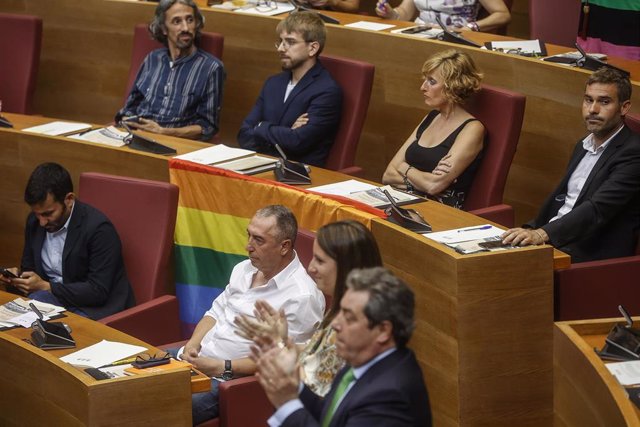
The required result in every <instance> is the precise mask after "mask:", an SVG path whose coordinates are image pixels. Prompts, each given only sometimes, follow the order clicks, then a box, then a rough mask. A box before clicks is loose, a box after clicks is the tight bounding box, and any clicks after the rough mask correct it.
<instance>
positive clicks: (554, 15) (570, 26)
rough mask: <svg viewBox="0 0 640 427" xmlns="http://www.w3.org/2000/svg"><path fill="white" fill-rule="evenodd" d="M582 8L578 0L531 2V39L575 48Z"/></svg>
mask: <svg viewBox="0 0 640 427" xmlns="http://www.w3.org/2000/svg"><path fill="white" fill-rule="evenodd" d="M581 7H582V6H581V5H580V2H579V1H576V0H533V1H529V34H530V38H531V39H540V40H542V41H544V42H546V43H553V44H559V45H561V46H574V45H575V44H576V37H577V36H578V21H579V19H580V8H581Z"/></svg>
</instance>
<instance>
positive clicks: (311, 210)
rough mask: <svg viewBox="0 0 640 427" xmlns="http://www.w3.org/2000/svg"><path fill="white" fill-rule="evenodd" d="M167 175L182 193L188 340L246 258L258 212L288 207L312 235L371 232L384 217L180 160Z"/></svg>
mask: <svg viewBox="0 0 640 427" xmlns="http://www.w3.org/2000/svg"><path fill="white" fill-rule="evenodd" d="M169 175H170V180H171V182H172V183H173V184H176V185H177V186H178V187H180V198H179V202H178V216H177V221H176V232H175V279H176V296H177V297H178V301H179V303H180V320H181V322H182V325H183V332H184V334H185V336H190V334H191V332H192V331H193V328H194V327H195V325H196V324H197V323H198V321H200V319H201V318H202V316H203V315H204V313H205V311H207V310H208V309H209V308H210V307H211V303H212V301H213V300H214V299H215V298H216V297H217V296H218V295H219V294H220V293H221V292H222V291H223V290H224V288H225V286H226V285H227V283H228V280H229V276H230V275H231V270H232V269H233V267H234V266H235V265H236V264H237V263H239V262H240V261H242V260H244V259H246V258H247V252H246V249H245V245H246V243H247V231H246V230H247V225H248V224H249V221H250V220H251V218H252V217H253V215H254V214H255V212H256V211H257V210H258V209H260V208H262V207H264V206H267V205H270V204H282V205H285V206H287V207H289V208H290V209H291V210H292V211H293V213H294V214H295V215H296V218H297V220H298V225H299V227H301V228H305V229H308V230H313V231H315V230H317V229H318V228H319V227H321V226H322V225H324V224H327V223H329V222H333V221H339V220H342V219H354V220H357V221H360V222H362V223H363V224H365V225H367V226H368V227H369V226H370V220H371V218H374V217H379V216H383V213H382V212H381V211H379V210H377V209H373V208H369V207H368V206H365V205H360V204H358V203H354V202H351V201H348V199H342V198H327V197H323V196H321V195H318V194H313V193H310V192H308V191H305V190H302V189H300V188H296V187H292V186H288V185H284V184H280V183H277V182H274V181H269V180H265V179H260V178H256V177H251V176H245V175H241V174H237V173H235V172H231V171H227V170H223V169H218V168H214V167H210V166H204V165H199V164H195V163H191V162H188V161H184V160H179V159H172V160H170V161H169ZM356 206H357V207H356Z"/></svg>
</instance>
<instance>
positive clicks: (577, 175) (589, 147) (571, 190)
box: [549, 125, 624, 222]
mask: <svg viewBox="0 0 640 427" xmlns="http://www.w3.org/2000/svg"><path fill="white" fill-rule="evenodd" d="M623 127H624V125H622V126H620V128H619V129H618V130H617V131H615V132H614V133H613V135H611V137H609V138H608V139H607V140H606V141H605V142H603V143H602V144H601V145H600V146H599V147H596V143H595V141H594V140H593V134H589V135H588V136H587V137H586V138H585V139H583V140H582V148H584V149H585V150H586V151H587V152H586V153H585V155H584V157H583V158H582V160H580V163H578V166H576V168H575V169H574V171H573V173H572V174H571V177H570V178H569V181H568V182H567V194H566V195H565V199H564V204H563V205H562V207H560V209H558V213H557V214H556V216H554V217H553V218H551V219H550V220H549V222H551V221H555V220H556V219H560V218H562V217H563V216H564V215H566V214H568V213H569V212H571V210H572V209H573V206H574V205H575V204H576V200H578V196H580V193H581V192H582V187H584V183H585V182H586V181H587V178H588V177H589V174H590V173H591V171H592V170H593V167H594V166H595V165H596V163H597V162H598V159H600V156H602V153H603V152H604V150H605V149H606V148H607V147H608V146H609V143H610V142H611V140H612V139H613V138H615V137H616V135H618V133H620V131H621V130H622V128H623Z"/></svg>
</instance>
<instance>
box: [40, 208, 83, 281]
mask: <svg viewBox="0 0 640 427" xmlns="http://www.w3.org/2000/svg"><path fill="white" fill-rule="evenodd" d="M75 205H76V204H75V203H74V204H73V205H72V206H71V213H70V214H69V218H67V221H66V222H65V223H64V225H63V226H62V228H61V229H60V230H58V231H54V232H53V233H49V232H48V231H47V232H45V238H44V243H43V244H42V250H41V251H40V257H41V258H42V269H43V271H44V273H45V274H46V275H47V277H48V278H49V282H51V283H62V253H63V252H64V243H65V242H66V241H67V231H68V230H69V222H71V217H72V216H73V208H74V206H75Z"/></svg>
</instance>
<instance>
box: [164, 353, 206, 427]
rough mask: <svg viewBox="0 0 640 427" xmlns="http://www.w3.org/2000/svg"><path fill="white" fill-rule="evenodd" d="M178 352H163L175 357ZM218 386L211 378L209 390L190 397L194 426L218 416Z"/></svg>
mask: <svg viewBox="0 0 640 427" xmlns="http://www.w3.org/2000/svg"><path fill="white" fill-rule="evenodd" d="M178 350H179V348H168V349H166V350H165V351H166V352H167V353H169V354H170V355H171V356H173V357H176V356H177V355H178ZM218 384H219V381H218V380H216V379H215V378H212V379H211V390H209V391H205V392H203V393H195V394H192V395H191V418H192V420H193V425H194V426H195V425H198V424H202V423H203V422H205V421H207V420H210V419H212V418H216V417H217V416H218V413H219V408H218Z"/></svg>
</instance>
